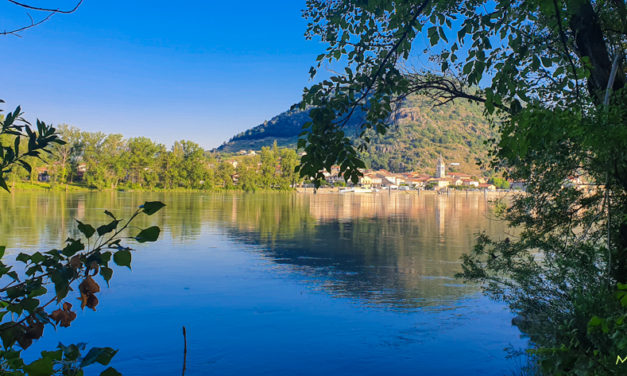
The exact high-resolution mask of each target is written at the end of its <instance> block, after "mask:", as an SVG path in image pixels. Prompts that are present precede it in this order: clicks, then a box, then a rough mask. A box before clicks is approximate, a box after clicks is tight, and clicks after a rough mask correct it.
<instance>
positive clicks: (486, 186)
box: [479, 183, 496, 191]
mask: <svg viewBox="0 0 627 376" xmlns="http://www.w3.org/2000/svg"><path fill="white" fill-rule="evenodd" d="M479 189H483V190H487V191H496V186H495V185H494V184H488V183H481V184H479Z"/></svg>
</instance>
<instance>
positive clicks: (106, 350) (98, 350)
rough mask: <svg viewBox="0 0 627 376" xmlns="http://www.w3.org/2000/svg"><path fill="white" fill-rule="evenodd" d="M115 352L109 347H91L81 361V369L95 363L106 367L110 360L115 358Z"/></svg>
mask: <svg viewBox="0 0 627 376" xmlns="http://www.w3.org/2000/svg"><path fill="white" fill-rule="evenodd" d="M116 353H117V350H113V349H112V348H110V347H93V348H91V349H90V350H89V352H88V353H87V355H85V357H84V358H83V360H82V361H81V364H80V366H81V368H82V367H86V366H88V365H90V364H94V363H96V362H98V363H100V364H102V365H104V366H106V365H107V364H109V362H110V361H111V358H113V357H114V356H115V354H116Z"/></svg>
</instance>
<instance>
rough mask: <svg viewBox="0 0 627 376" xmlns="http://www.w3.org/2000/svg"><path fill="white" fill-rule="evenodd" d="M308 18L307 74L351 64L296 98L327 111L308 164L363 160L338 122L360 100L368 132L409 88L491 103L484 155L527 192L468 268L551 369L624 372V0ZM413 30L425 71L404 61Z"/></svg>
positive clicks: (428, 7)
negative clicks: (312, 56)
mask: <svg viewBox="0 0 627 376" xmlns="http://www.w3.org/2000/svg"><path fill="white" fill-rule="evenodd" d="M305 17H306V18H307V20H308V22H309V24H308V34H307V36H309V37H310V38H314V37H315V38H319V39H321V40H322V42H324V43H326V45H327V50H326V51H325V52H324V53H323V54H321V55H320V56H318V59H317V62H316V65H315V66H314V67H312V69H311V73H312V76H313V75H315V74H316V72H317V69H319V68H320V67H321V66H322V64H336V65H341V66H343V67H344V68H345V73H343V74H337V75H334V76H332V77H331V78H329V79H327V80H322V81H321V82H319V83H317V84H315V85H313V86H311V87H310V88H307V89H306V90H305V92H304V95H303V107H306V106H313V107H314V108H316V109H319V111H320V113H323V114H325V116H323V117H320V118H314V117H312V122H311V123H309V124H307V126H306V127H305V128H306V129H305V132H304V133H303V135H302V138H301V141H300V142H301V146H303V147H304V148H305V151H306V152H307V155H308V156H309V157H308V158H303V160H302V165H301V166H302V167H301V170H300V171H301V173H302V174H304V175H309V176H313V177H314V178H317V177H318V175H317V171H319V170H321V169H323V168H325V167H326V166H327V165H328V164H329V163H340V164H341V169H342V172H343V173H345V174H349V175H353V174H356V173H358V171H357V169H358V168H359V164H360V163H359V161H357V160H352V156H353V155H354V154H352V151H353V150H354V149H355V148H356V147H357V148H362V149H363V148H365V146H362V145H360V144H355V143H346V142H344V141H345V140H344V138H343V137H342V135H343V132H344V126H345V125H346V124H347V123H348V122H349V119H350V118H351V116H352V114H354V113H356V112H357V111H358V110H359V109H361V110H363V111H364V112H366V114H367V115H366V117H365V119H364V121H363V122H361V126H360V128H361V129H362V133H360V137H361V138H362V139H363V140H364V141H365V143H366V144H367V143H368V141H369V140H368V138H369V137H368V132H370V131H373V130H374V131H376V132H377V133H379V134H385V133H386V131H387V127H388V124H389V123H388V121H387V120H388V118H389V117H390V116H391V115H392V114H393V112H394V110H395V109H397V108H398V104H399V103H401V102H402V100H403V99H404V98H406V97H407V96H408V95H410V94H412V93H423V94H426V95H431V96H433V97H435V98H438V99H439V100H440V101H443V102H448V101H452V100H456V99H464V100H471V101H474V102H477V103H480V104H483V106H484V111H485V114H486V115H487V116H488V117H489V118H490V119H491V121H492V122H493V124H494V125H495V126H496V127H497V129H498V131H499V137H497V138H495V139H494V140H492V141H493V150H492V151H491V156H492V163H491V166H492V167H493V168H496V169H501V170H503V171H504V172H505V174H506V176H507V177H510V178H513V179H515V180H525V181H526V183H527V193H528V194H527V195H520V196H517V197H516V198H515V199H514V200H513V202H512V205H511V207H510V208H509V209H507V210H506V211H505V212H504V213H505V219H506V220H508V221H509V223H510V224H511V225H512V226H513V227H516V228H517V230H516V233H517V235H516V236H515V237H514V236H510V237H507V238H505V239H502V240H496V239H490V238H488V237H486V236H481V237H479V239H478V242H477V246H476V247H475V248H474V250H473V251H472V252H471V253H470V254H468V255H467V256H466V257H464V260H463V261H464V263H463V268H464V269H463V273H462V274H461V275H462V276H463V277H465V278H467V279H470V280H474V281H478V282H480V283H482V285H483V286H484V288H485V291H486V292H487V293H488V294H490V295H491V296H492V297H494V298H495V299H499V300H504V301H506V302H507V303H508V304H509V305H510V307H511V308H512V310H513V311H514V312H516V313H517V314H518V317H517V318H516V320H515V323H516V325H517V326H518V327H519V328H520V329H521V331H522V332H523V333H525V334H526V335H528V336H529V338H530V339H531V341H532V345H533V347H534V351H533V354H534V359H535V360H537V361H538V363H539V364H540V365H541V366H542V369H543V370H544V371H545V372H547V373H549V374H586V375H588V374H590V375H595V374H596V375H610V374H623V373H624V368H620V366H618V365H616V364H614V363H613V362H612V357H613V358H614V359H613V360H615V359H616V358H615V357H616V355H620V354H616V353H614V351H624V350H623V349H624V328H623V327H622V325H623V324H622V321H621V318H622V317H623V316H624V314H625V307H624V306H622V304H618V303H617V301H616V298H615V295H616V289H617V288H618V290H619V294H620V291H623V286H624V284H625V283H627V280H626V279H627V156H626V153H627V131H626V129H627V128H626V124H627V116H626V115H627V112H626V110H625V108H627V106H626V105H627V93H625V89H624V86H625V69H624V67H625V64H626V61H625V46H626V45H627V38H626V36H627V33H626V32H625V30H626V28H627V9H626V8H625V4H624V2H612V1H601V2H598V1H595V2H593V1H585V0H584V1H579V0H561V1H557V0H556V1H525V2H512V1H498V2H489V1H462V2H448V1H429V0H424V1H418V2H416V1H402V0H401V1H394V2H386V1H368V2H364V1H351V0H340V1H327V0H309V1H307V9H306V11H305ZM420 37H422V38H425V40H429V44H430V46H431V47H430V48H428V49H426V50H425V53H424V55H425V56H426V57H427V58H428V59H429V62H428V63H426V64H427V68H426V69H425V70H422V71H410V70H407V69H404V68H402V67H403V65H404V64H403V63H404V62H405V61H407V60H408V59H409V58H410V56H411V57H412V58H414V59H416V58H419V57H420V54H418V53H416V51H415V49H414V47H415V44H416V41H418V40H419V38H420ZM336 70H338V69H336ZM322 140H326V142H328V143H331V144H330V145H325V146H324V147H321V146H320V145H319V143H320V142H322ZM310 151H311V153H310ZM573 181H579V183H580V184H578V185H576V184H574V183H573ZM582 187H583V188H582ZM601 318H603V319H601ZM604 320H606V321H604ZM604 323H605V325H604ZM598 328H600V329H601V330H600V333H601V334H599V332H598V331H597V329H598ZM588 329H590V331H589V330H588Z"/></svg>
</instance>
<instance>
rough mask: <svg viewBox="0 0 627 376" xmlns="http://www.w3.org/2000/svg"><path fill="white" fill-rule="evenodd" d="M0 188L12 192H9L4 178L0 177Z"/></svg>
mask: <svg viewBox="0 0 627 376" xmlns="http://www.w3.org/2000/svg"><path fill="white" fill-rule="evenodd" d="M0 187H2V188H4V190H5V191H7V192H11V191H9V187H7V183H6V182H5V181H4V179H3V178H2V176H0Z"/></svg>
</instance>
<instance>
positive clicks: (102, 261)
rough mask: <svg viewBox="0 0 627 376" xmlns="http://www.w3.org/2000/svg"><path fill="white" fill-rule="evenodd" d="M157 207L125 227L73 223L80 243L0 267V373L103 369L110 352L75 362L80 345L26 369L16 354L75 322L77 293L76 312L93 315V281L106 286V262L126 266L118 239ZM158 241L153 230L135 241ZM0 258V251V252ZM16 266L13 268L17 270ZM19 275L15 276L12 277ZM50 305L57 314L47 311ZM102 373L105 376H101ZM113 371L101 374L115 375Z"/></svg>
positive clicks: (126, 254)
mask: <svg viewBox="0 0 627 376" xmlns="http://www.w3.org/2000/svg"><path fill="white" fill-rule="evenodd" d="M163 206H164V205H163V204H162V203H161V202H146V203H145V204H144V205H142V206H141V207H140V208H139V209H137V210H136V211H135V213H134V214H133V215H132V216H131V217H130V218H129V219H128V220H126V221H123V220H121V219H116V218H115V217H114V216H113V214H112V213H110V212H108V211H107V212H106V214H107V216H109V217H113V218H114V219H113V221H111V222H109V223H107V224H105V225H102V226H99V227H98V228H97V230H96V229H95V228H94V227H93V226H91V225H89V224H85V223H82V222H80V221H77V223H78V230H79V231H80V233H81V234H82V236H83V238H84V239H80V238H78V239H74V238H68V239H67V240H66V244H65V247H63V248H62V249H53V250H50V251H47V252H35V253H32V254H27V253H20V254H19V255H18V256H17V257H16V261H17V262H19V263H21V264H22V265H23V266H22V267H17V266H9V265H7V264H5V263H4V262H2V261H0V281H3V282H4V283H5V287H3V288H1V289H0V316H1V317H3V318H4V320H3V322H2V324H1V325H0V338H2V344H3V349H2V351H0V367H1V368H2V369H3V370H5V371H11V372H14V374H19V373H20V372H24V373H27V374H29V375H52V374H62V375H75V374H77V372H78V371H79V370H80V369H82V368H83V367H86V366H88V365H90V364H93V363H96V362H97V363H100V364H103V365H107V364H108V363H109V361H110V360H111V358H112V357H113V356H114V355H115V353H116V351H115V350H113V349H111V348H92V349H90V350H89V351H88V352H87V354H85V355H84V356H81V352H82V351H83V350H85V344H79V345H70V346H67V347H66V346H63V345H60V346H59V350H57V351H52V352H43V353H42V356H41V358H39V359H37V360H35V361H34V362H32V363H30V364H25V363H24V362H23V361H22V359H21V352H22V350H25V349H27V348H28V347H30V345H31V344H32V342H33V341H34V340H37V339H39V338H41V336H42V335H43V334H44V331H45V328H47V327H58V326H60V327H68V326H70V325H71V323H72V322H73V321H74V320H75V319H76V313H75V312H74V311H73V306H72V304H71V303H69V302H68V301H67V300H68V296H69V295H71V293H72V292H73V291H78V295H79V300H80V302H81V309H84V308H85V307H87V308H90V309H93V310H94V311H95V310H96V307H97V306H98V304H99V300H98V297H97V293H98V292H100V286H99V284H98V283H97V282H96V277H98V276H99V277H100V278H102V280H103V281H105V282H106V283H109V281H110V280H111V278H112V276H113V269H112V268H111V264H110V263H111V260H113V263H115V264H116V265H118V266H127V267H130V266H131V251H132V249H131V248H129V247H126V246H124V245H122V243H121V240H122V235H123V234H124V233H125V231H126V230H127V229H128V227H129V225H130V224H131V222H132V221H133V219H135V218H136V217H137V216H138V215H140V214H145V215H153V214H155V213H156V212H158V211H159V210H160V209H161V208H163ZM158 236H159V228H158V227H156V226H152V227H148V228H146V229H143V230H141V231H140V232H139V233H138V234H137V235H136V236H135V239H136V240H137V241H138V242H140V243H144V242H154V241H156V240H157V238H158ZM2 251H3V253H4V247H2ZM18 265H19V264H18ZM18 271H19V272H18ZM51 304H56V305H57V307H58V308H57V309H56V310H52V308H48V307H49V306H50V305H51ZM105 372H106V373H105ZM114 372H116V371H115V370H113V369H108V370H105V371H104V372H103V374H105V375H113V374H116V373H114Z"/></svg>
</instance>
